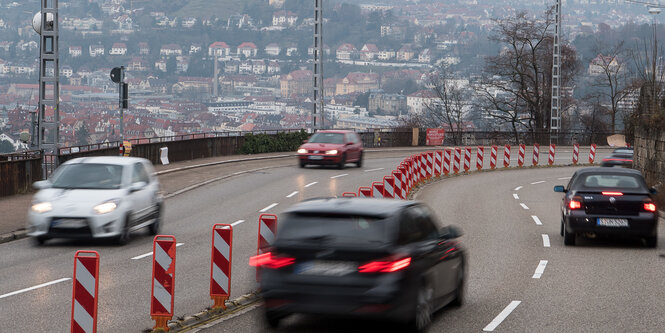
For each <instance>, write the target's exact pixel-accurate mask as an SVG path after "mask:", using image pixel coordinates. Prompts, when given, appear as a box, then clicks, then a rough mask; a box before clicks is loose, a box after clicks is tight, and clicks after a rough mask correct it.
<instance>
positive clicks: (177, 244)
mask: <svg viewBox="0 0 665 333" xmlns="http://www.w3.org/2000/svg"><path fill="white" fill-rule="evenodd" d="M183 245H185V243H176V245H175V247H179V246H183ZM151 255H152V252H148V253H145V254H142V255H140V256H136V257H134V258H132V260H138V259H143V258H145V257H149V256H151Z"/></svg>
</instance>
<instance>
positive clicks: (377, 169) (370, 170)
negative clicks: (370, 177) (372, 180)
mask: <svg viewBox="0 0 665 333" xmlns="http://www.w3.org/2000/svg"><path fill="white" fill-rule="evenodd" d="M384 169H385V168H376V169H369V170H365V172H372V171H379V170H384Z"/></svg>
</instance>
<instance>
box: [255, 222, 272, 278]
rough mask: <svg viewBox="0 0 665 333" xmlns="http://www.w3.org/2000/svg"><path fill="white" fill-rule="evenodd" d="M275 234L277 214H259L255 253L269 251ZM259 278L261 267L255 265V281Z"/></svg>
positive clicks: (259, 253) (260, 253)
mask: <svg viewBox="0 0 665 333" xmlns="http://www.w3.org/2000/svg"><path fill="white" fill-rule="evenodd" d="M276 235H277V215H274V214H261V215H259V234H258V239H257V242H256V255H257V256H259V255H262V254H264V253H267V252H269V251H268V249H269V248H270V245H271V244H272V243H273V242H274V241H275V236H276ZM260 279H261V267H260V266H258V265H257V266H256V281H259V280H260Z"/></svg>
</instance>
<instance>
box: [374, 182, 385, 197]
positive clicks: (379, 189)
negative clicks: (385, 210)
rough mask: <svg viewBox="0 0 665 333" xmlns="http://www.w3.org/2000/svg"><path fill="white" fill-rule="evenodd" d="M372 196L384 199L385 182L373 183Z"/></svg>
mask: <svg viewBox="0 0 665 333" xmlns="http://www.w3.org/2000/svg"><path fill="white" fill-rule="evenodd" d="M372 196H373V197H374V198H383V182H372Z"/></svg>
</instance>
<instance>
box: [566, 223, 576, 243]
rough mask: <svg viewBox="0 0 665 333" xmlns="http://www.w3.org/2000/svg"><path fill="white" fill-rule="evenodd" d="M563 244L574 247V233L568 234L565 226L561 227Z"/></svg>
mask: <svg viewBox="0 0 665 333" xmlns="http://www.w3.org/2000/svg"><path fill="white" fill-rule="evenodd" d="M563 244H565V245H575V233H572V232H568V228H566V225H565V224H564V225H563Z"/></svg>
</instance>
